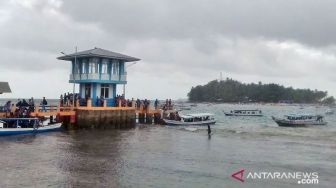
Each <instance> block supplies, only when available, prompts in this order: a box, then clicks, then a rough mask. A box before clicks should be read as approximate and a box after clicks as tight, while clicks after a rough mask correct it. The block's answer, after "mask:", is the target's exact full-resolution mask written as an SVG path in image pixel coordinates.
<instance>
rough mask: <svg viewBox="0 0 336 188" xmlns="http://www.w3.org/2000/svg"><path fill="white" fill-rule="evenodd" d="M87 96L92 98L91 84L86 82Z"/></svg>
mask: <svg viewBox="0 0 336 188" xmlns="http://www.w3.org/2000/svg"><path fill="white" fill-rule="evenodd" d="M85 98H86V99H87V98H91V84H85Z"/></svg>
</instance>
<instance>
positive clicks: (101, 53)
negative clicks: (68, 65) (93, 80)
mask: <svg viewBox="0 0 336 188" xmlns="http://www.w3.org/2000/svg"><path fill="white" fill-rule="evenodd" d="M75 57H77V58H78V57H104V58H109V59H119V60H123V61H125V62H132V61H139V60H140V59H138V58H135V57H131V56H128V55H124V54H120V53H116V52H112V51H108V50H104V49H101V48H93V49H91V50H85V51H81V52H77V53H73V54H69V55H65V56H61V57H58V58H57V59H60V60H66V61H71V60H73V59H75Z"/></svg>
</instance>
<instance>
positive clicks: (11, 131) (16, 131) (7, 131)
mask: <svg viewBox="0 0 336 188" xmlns="http://www.w3.org/2000/svg"><path fill="white" fill-rule="evenodd" d="M61 127H62V123H56V124H53V125H48V126H44V127H39V128H37V129H34V128H0V136H10V135H20V134H37V133H44V132H52V131H59V130H60V129H61Z"/></svg>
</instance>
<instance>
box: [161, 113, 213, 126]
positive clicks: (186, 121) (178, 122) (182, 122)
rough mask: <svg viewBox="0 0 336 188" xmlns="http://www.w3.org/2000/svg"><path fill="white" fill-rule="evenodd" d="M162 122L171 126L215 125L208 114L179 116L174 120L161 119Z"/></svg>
mask: <svg viewBox="0 0 336 188" xmlns="http://www.w3.org/2000/svg"><path fill="white" fill-rule="evenodd" d="M163 121H164V122H165V123H166V124H167V125H172V126H189V125H212V124H215V123H216V120H215V118H214V115H213V114H210V113H198V114H188V115H180V116H179V117H177V118H176V119H163Z"/></svg>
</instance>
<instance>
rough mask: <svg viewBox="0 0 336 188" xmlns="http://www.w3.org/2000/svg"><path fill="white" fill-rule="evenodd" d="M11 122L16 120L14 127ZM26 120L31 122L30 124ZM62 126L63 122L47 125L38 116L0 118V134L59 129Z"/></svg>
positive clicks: (32, 132)
mask: <svg viewBox="0 0 336 188" xmlns="http://www.w3.org/2000/svg"><path fill="white" fill-rule="evenodd" d="M10 122H14V127H13V123H10ZM26 122H29V123H28V126H27V123H26ZM9 124H11V126H9ZM61 127H62V123H52V124H48V125H46V124H45V122H39V121H38V119H37V118H5V119H2V120H0V136H9V135H18V134H35V133H43V132H50V131H58V130H60V129H61Z"/></svg>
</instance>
